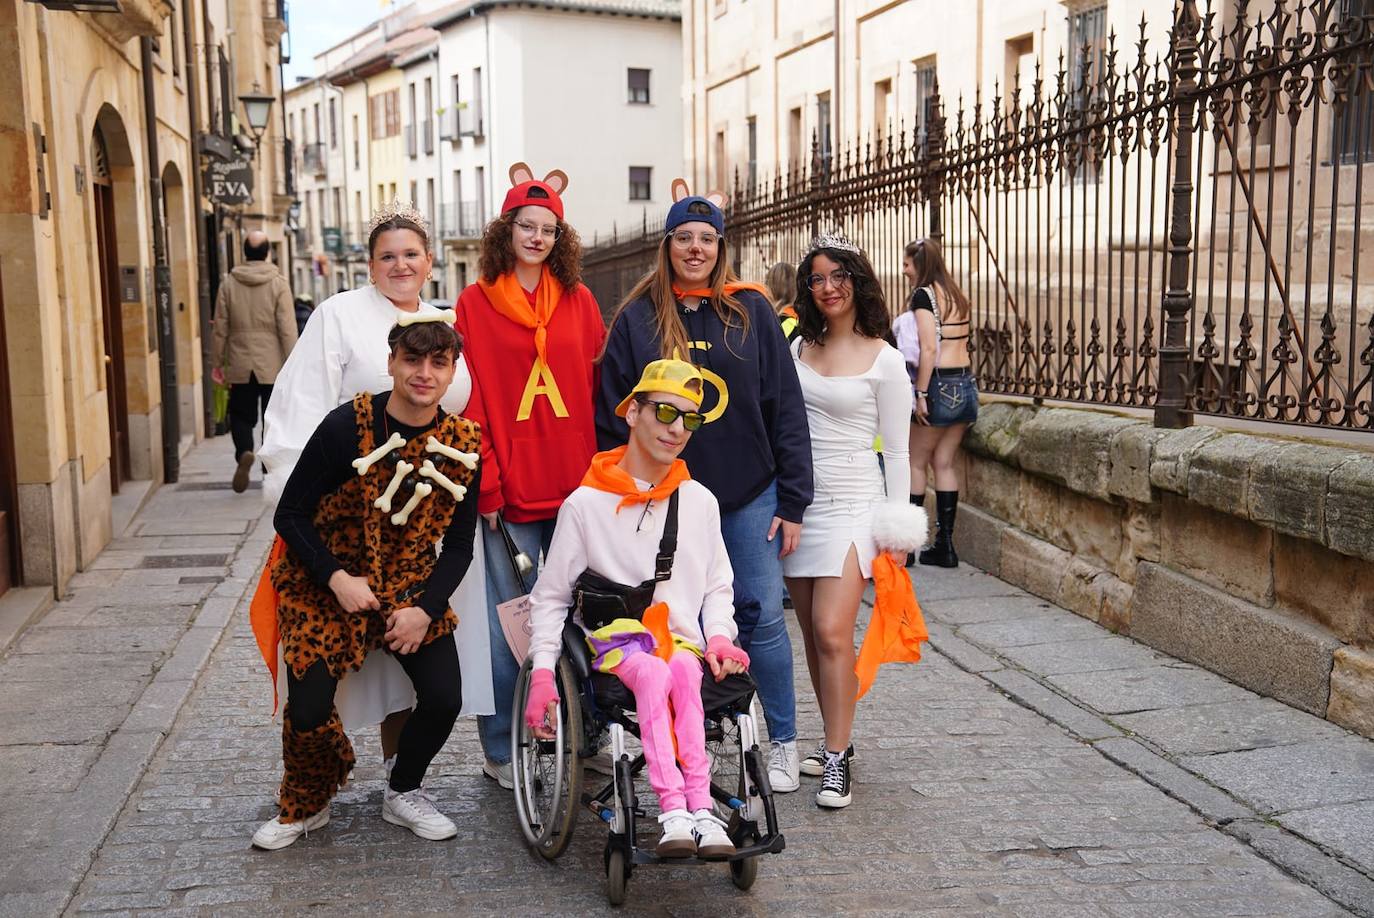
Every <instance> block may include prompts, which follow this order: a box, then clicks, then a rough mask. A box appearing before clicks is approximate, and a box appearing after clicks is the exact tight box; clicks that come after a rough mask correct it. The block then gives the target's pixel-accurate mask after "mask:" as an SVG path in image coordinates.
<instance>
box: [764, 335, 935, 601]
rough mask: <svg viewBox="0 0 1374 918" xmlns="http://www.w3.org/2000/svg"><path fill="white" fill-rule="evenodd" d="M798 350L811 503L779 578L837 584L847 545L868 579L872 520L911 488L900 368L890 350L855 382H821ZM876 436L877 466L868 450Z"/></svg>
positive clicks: (907, 394)
mask: <svg viewBox="0 0 1374 918" xmlns="http://www.w3.org/2000/svg"><path fill="white" fill-rule="evenodd" d="M801 345H802V342H801V339H800V338H799V339H797V340H796V341H794V342H792V359H793V361H794V362H795V363H796V365H797V378H798V379H799V380H800V381H801V390H802V398H803V399H805V401H806V420H807V423H808V424H809V425H810V428H811V463H812V475H813V481H814V484H815V497H814V498H813V499H812V501H811V506H810V507H808V508H807V509H806V515H805V516H803V517H802V532H801V544H800V545H799V546H798V547H797V550H796V551H795V552H793V553H792V554H790V555H788V556H787V557H786V558H783V559H782V571H783V574H784V575H786V576H788V577H838V576H840V574H841V572H842V571H843V569H844V560H845V557H846V556H847V555H848V554H849V548H850V546H851V545H852V546H854V548H855V549H856V550H857V552H858V558H859V569H860V570H861V571H862V572H863V575H864V577H865V578H867V577H871V576H873V559H874V558H875V557H876V556H877V554H878V548H877V545H876V544H875V543H874V540H873V513H874V511H875V510H876V509H877V507H878V505H879V504H882V503H884V502H889V503H893V504H903V505H904V504H906V503H907V500H908V497H909V495H908V490H909V488H910V487H911V466H910V465H909V464H908V461H907V457H908V454H909V450H908V447H907V435H908V428H909V426H910V424H911V399H912V396H911V381H910V379H909V378H908V377H907V374H906V362H905V361H904V360H903V359H902V355H901V353H899V352H898V351H897V349H896V348H894V347H891V346H888V347H884V348H883V349H882V350H881V351H880V352H879V353H878V356H877V358H876V359H875V360H874V361H873V365H872V366H870V367H869V368H868V370H866V371H865V372H863V373H861V374H859V375H858V376H822V375H821V374H820V373H818V372H816V371H815V370H813V369H811V367H809V366H807V365H806V364H805V363H803V362H802V359H801V356H800V355H801ZM878 436H881V437H882V440H883V443H882V445H883V463H882V464H881V465H880V464H879V462H878V454H877V453H876V452H874V449H873V443H874V440H875V438H877V437H878Z"/></svg>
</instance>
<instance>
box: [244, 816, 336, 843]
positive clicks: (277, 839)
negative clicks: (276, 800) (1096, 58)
mask: <svg viewBox="0 0 1374 918" xmlns="http://www.w3.org/2000/svg"><path fill="white" fill-rule="evenodd" d="M328 823H329V807H327V806H326V807H325V808H324V809H322V810H320V811H319V812H318V813H316V814H315V815H314V816H307V817H305V818H304V819H302V820H300V821H299V822H282V821H281V814H280V813H278V814H277V815H276V816H273V817H272V818H271V819H269V820H268V821H267V822H265V823H263V824H262V825H261V826H259V827H258V831H256V832H254V833H253V847H254V848H261V849H262V850H263V851H277V850H279V849H281V848H285V847H288V846H290V845H294V844H295V843H296V839H298V838H300V837H301V836H302V835H309V834H310V833H311V832H312V831H313V830H315V829H318V828H320V826H323V825H328Z"/></svg>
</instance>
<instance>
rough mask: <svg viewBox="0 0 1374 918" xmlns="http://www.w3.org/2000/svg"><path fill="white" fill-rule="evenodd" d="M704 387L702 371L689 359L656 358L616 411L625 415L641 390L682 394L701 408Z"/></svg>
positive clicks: (620, 414) (645, 369) (619, 414)
mask: <svg viewBox="0 0 1374 918" xmlns="http://www.w3.org/2000/svg"><path fill="white" fill-rule="evenodd" d="M694 383H695V385H693V384H694ZM704 389H705V381H704V380H703V379H702V378H701V371H700V370H698V369H697V368H696V367H694V366H692V365H691V364H690V363H688V362H687V361H685V360H677V359H675V358H672V357H668V358H665V359H663V360H655V361H654V362H653V363H651V364H649V365H648V366H646V367H645V368H644V372H643V373H642V374H641V375H640V377H639V382H637V383H635V387H634V388H633V389H631V390H630V394H629V395H627V396H625V400H624V401H622V402H621V403H620V404H619V405H617V406H616V409H615V413H616V415H617V416H619V417H622V418H623V417H625V412H627V411H629V410H630V402H631V401H632V400H633V399H634V397H635V395H636V394H637V393H639V392H667V393H668V394H670V395H680V396H682V397H683V398H685V399H688V400H690V401H691V403H692V404H693V405H696V406H697V407H698V408H700V407H701V399H702V397H703V395H704Z"/></svg>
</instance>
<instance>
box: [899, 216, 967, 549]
mask: <svg viewBox="0 0 1374 918" xmlns="http://www.w3.org/2000/svg"><path fill="white" fill-rule="evenodd" d="M911 261H912V265H913V267H914V268H915V273H916V288H917V289H916V293H915V294H914V295H913V297H912V310H913V312H914V313H915V316H916V330H917V337H918V339H919V341H920V347H921V360H920V363H918V364H917V369H916V383H915V386H916V391H915V395H916V401H915V408H914V409H913V410H912V412H911V420H912V425H911V494H912V498H911V499H912V502H913V503H917V504H920V503H922V502H923V501H924V499H925V490H926V466H927V465H929V466H930V467H931V469H933V470H934V473H935V519H936V523H937V528H936V531H935V542H934V544H932V545H931V546H930V547H929V548H927V549H925V550H924V551H922V552H921V563H922V564H930V565H935V566H937V567H958V566H959V556H958V555H957V554H955V553H954V517H955V514H956V513H957V511H958V509H959V477H958V474H957V473H956V472H955V469H954V459H955V457H956V456H957V455H958V453H959V444H960V443H962V442H963V439H964V431H966V430H968V428H969V425H970V424H972V423H973V422H974V420H975V419H977V417H978V386H977V384H976V383H975V382H974V381H973V370H972V369H971V368H970V366H969V363H970V360H969V350H968V334H969V312H970V309H969V302H968V298H967V297H965V296H964V293H963V291H962V290H960V289H959V285H958V284H956V283H955V282H954V279H953V278H951V277H950V276H949V271H948V270H947V269H946V268H945V259H944V255H943V253H941V251H940V244H939V243H938V242H935V241H934V240H932V239H922V240H920V241H918V242H917V243H916V244H915V246H914V250H913V252H912V255H911Z"/></svg>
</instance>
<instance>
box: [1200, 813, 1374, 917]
mask: <svg viewBox="0 0 1374 918" xmlns="http://www.w3.org/2000/svg"><path fill="white" fill-rule="evenodd" d="M1226 831H1227V832H1228V833H1230V834H1232V835H1234V836H1235V837H1237V838H1240V839H1243V840H1244V841H1245V843H1246V844H1248V845H1250V847H1252V848H1254V849H1255V850H1256V851H1258V852H1260V853H1261V854H1263V855H1264V856H1265V857H1266V858H1268V859H1269V860H1270V861H1272V862H1273V863H1275V864H1278V865H1279V866H1280V867H1282V868H1283V869H1284V870H1285V871H1286V872H1287V873H1289V874H1291V875H1292V876H1294V877H1296V878H1298V879H1299V880H1301V881H1302V882H1304V883H1306V884H1308V885H1309V886H1311V887H1312V888H1313V889H1316V890H1318V891H1320V892H1321V894H1322V895H1324V896H1327V897H1328V898H1330V899H1331V900H1332V901H1333V902H1335V903H1337V904H1339V905H1341V906H1344V907H1345V908H1347V909H1349V910H1350V911H1349V914H1354V915H1358V916H1360V918H1374V879H1370V878H1369V877H1368V876H1366V875H1365V874H1363V873H1361V872H1360V871H1358V870H1355V869H1353V868H1351V867H1347V866H1346V865H1345V864H1342V863H1341V862H1340V861H1338V860H1336V859H1335V858H1333V857H1330V856H1328V855H1327V854H1326V853H1325V852H1324V851H1322V850H1321V849H1320V848H1318V847H1317V846H1316V845H1313V844H1312V843H1310V842H1308V841H1307V840H1306V839H1303V838H1299V837H1298V836H1296V835H1294V834H1293V833H1291V832H1286V831H1284V830H1283V829H1281V828H1279V827H1278V826H1275V825H1270V824H1268V823H1264V822H1256V821H1253V820H1237V821H1236V822H1233V823H1231V825H1229V826H1227V827H1226ZM1270 908H1271V909H1274V908H1276V906H1274V905H1272V904H1271V906H1270ZM1272 913H1274V914H1278V912H1276V911H1275V912H1272ZM1255 914H1265V913H1264V912H1258V911H1257V912H1255ZM1334 914H1346V913H1345V912H1334Z"/></svg>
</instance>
